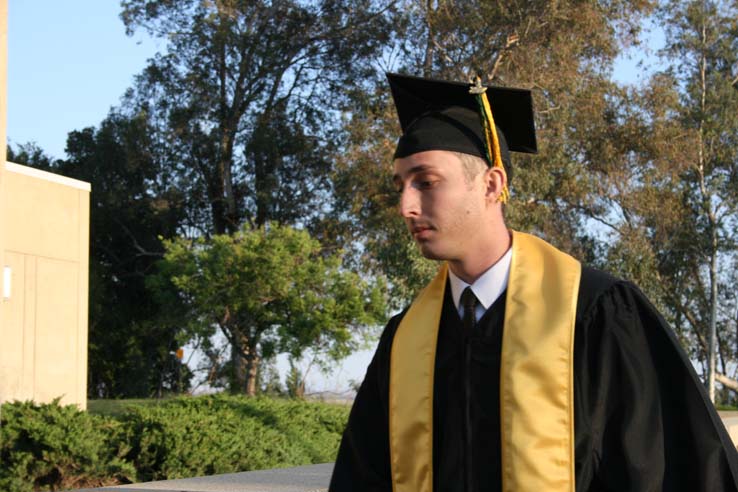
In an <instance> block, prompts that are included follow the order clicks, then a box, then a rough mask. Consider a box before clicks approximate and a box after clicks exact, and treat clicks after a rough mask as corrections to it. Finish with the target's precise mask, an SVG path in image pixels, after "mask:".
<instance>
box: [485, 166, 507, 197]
mask: <svg viewBox="0 0 738 492" xmlns="http://www.w3.org/2000/svg"><path fill="white" fill-rule="evenodd" d="M506 184H507V176H505V171H503V170H502V169H500V168H499V167H489V168H487V170H486V171H485V172H484V185H485V186H486V192H485V195H486V198H487V200H488V201H489V202H492V203H494V202H498V201H499V200H500V196H501V195H502V190H504V189H505V185H506Z"/></svg>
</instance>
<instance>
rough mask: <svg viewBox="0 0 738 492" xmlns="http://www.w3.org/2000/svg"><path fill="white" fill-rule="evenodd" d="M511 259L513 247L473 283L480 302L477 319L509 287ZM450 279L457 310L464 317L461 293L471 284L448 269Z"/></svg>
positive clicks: (473, 288) (472, 287)
mask: <svg viewBox="0 0 738 492" xmlns="http://www.w3.org/2000/svg"><path fill="white" fill-rule="evenodd" d="M510 260H512V248H510V249H508V250H507V252H506V253H505V254H504V255H502V258H500V259H499V260H497V263H495V264H494V265H492V266H491V267H489V269H488V270H487V271H486V272H484V273H483V274H482V275H481V276H480V277H479V278H478V279H477V280H476V281H475V282H474V283H473V284H471V289H472V292H474V295H475V296H477V299H478V300H479V303H478V304H477V309H476V312H475V313H474V314H475V315H476V319H477V321H479V318H481V317H482V316H483V315H484V312H485V311H487V309H489V307H490V306H491V305H492V304H494V302H495V301H496V300H497V298H498V297H500V294H502V293H503V292H504V291H505V289H506V288H507V279H508V277H509V276H510ZM448 279H449V283H450V284H451V297H452V299H453V300H454V305H455V306H456V310H457V311H458V312H459V317H461V319H464V306H462V305H461V293H462V292H464V289H466V288H467V287H469V284H467V283H466V282H464V281H463V280H461V279H460V278H459V277H457V276H456V275H454V272H452V271H451V270H450V269H449V271H448Z"/></svg>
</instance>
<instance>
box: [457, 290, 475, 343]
mask: <svg viewBox="0 0 738 492" xmlns="http://www.w3.org/2000/svg"><path fill="white" fill-rule="evenodd" d="M478 302H479V300H477V296H475V295H474V292H472V290H471V287H467V288H466V289H464V292H462V293H461V305H462V306H464V319H463V321H464V329H465V330H466V332H467V333H472V332H473V331H474V328H475V327H476V326H477V314H476V311H477V303H478Z"/></svg>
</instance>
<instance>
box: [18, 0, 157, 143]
mask: <svg viewBox="0 0 738 492" xmlns="http://www.w3.org/2000/svg"><path fill="white" fill-rule="evenodd" d="M119 11H120V6H119V2H117V1H115V0H63V1H60V0H55V1H52V0H8V126H7V128H8V138H9V140H10V141H11V143H12V144H16V145H17V144H19V143H26V142H31V141H33V142H36V143H37V144H38V145H39V146H40V147H41V148H42V149H44V151H46V152H47V153H48V154H51V155H52V156H54V157H60V158H61V157H65V154H64V147H65V145H66V138H67V134H68V133H69V132H70V131H72V130H79V129H82V128H84V127H87V126H91V125H98V124H99V123H100V121H102V119H103V118H104V117H105V116H106V115H107V113H108V110H109V109H110V107H111V106H114V105H116V104H117V103H118V101H119V99H120V97H121V96H122V95H123V93H124V91H125V90H126V88H128V87H129V86H130V85H131V84H132V82H133V77H134V75H135V74H136V73H138V72H140V71H141V69H143V67H144V66H145V64H146V60H147V59H148V58H149V57H151V56H152V55H153V54H154V53H155V52H156V50H157V49H158V46H157V44H156V42H155V41H154V40H152V39H149V38H147V37H145V36H144V35H142V34H136V35H134V36H133V37H128V36H126V35H125V29H124V27H123V23H122V22H121V20H120V19H119V18H118V14H119Z"/></svg>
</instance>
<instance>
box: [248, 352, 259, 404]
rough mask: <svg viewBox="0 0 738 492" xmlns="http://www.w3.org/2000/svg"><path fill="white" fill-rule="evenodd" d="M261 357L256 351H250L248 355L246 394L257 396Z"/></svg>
mask: <svg viewBox="0 0 738 492" xmlns="http://www.w3.org/2000/svg"><path fill="white" fill-rule="evenodd" d="M260 364H261V357H259V356H258V355H256V352H255V351H249V354H248V356H247V357H246V394H247V395H249V396H256V382H257V381H258V380H259V377H258V376H259V365H260Z"/></svg>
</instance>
